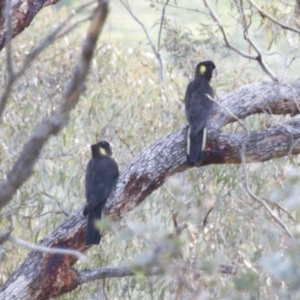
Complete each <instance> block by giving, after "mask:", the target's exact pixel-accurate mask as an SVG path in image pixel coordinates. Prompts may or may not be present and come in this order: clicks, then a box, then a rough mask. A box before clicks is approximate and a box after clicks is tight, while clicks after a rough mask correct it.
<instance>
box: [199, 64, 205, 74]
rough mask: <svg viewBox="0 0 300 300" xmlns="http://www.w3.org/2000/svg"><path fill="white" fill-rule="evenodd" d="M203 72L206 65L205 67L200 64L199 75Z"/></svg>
mask: <svg viewBox="0 0 300 300" xmlns="http://www.w3.org/2000/svg"><path fill="white" fill-rule="evenodd" d="M205 72H206V67H205V66H200V68H199V73H200V74H201V75H203V74H204V73H205Z"/></svg>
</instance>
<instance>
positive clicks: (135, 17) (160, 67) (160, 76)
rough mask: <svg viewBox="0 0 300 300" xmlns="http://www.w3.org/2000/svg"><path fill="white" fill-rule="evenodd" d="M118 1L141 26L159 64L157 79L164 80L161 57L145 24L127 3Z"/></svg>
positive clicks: (121, 0)
mask: <svg viewBox="0 0 300 300" xmlns="http://www.w3.org/2000/svg"><path fill="white" fill-rule="evenodd" d="M120 2H121V3H122V5H123V6H124V7H125V9H126V10H127V11H128V12H129V14H130V15H131V16H132V17H133V19H134V20H135V21H136V22H137V23H138V24H139V25H140V26H141V27H142V29H143V31H144V33H145V34H146V37H147V40H148V42H149V44H150V46H151V49H152V52H153V53H154V55H155V57H156V58H157V60H158V64H159V72H158V73H159V80H160V82H161V83H163V82H164V74H163V68H164V65H163V62H162V58H161V55H160V53H159V52H158V51H156V49H155V46H154V44H153V42H152V40H151V37H150V35H149V33H148V30H147V29H146V27H145V25H144V24H143V23H142V22H141V21H140V20H139V19H138V17H137V16H136V15H135V14H134V13H133V11H132V10H131V8H130V6H129V5H126V4H125V2H124V1H123V0H120Z"/></svg>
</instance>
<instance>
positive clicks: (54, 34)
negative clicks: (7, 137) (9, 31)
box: [0, 2, 93, 121]
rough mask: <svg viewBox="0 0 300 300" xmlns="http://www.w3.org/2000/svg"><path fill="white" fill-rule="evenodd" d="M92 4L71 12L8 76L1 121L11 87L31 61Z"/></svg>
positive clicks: (1, 109) (2, 97)
mask: <svg viewBox="0 0 300 300" xmlns="http://www.w3.org/2000/svg"><path fill="white" fill-rule="evenodd" d="M91 4H93V2H89V3H86V4H84V5H82V6H80V7H79V8H78V9H76V10H75V12H73V13H72V14H70V16H69V17H68V18H67V19H66V20H65V21H64V22H62V23H61V24H60V25H59V26H57V28H55V29H54V30H53V31H52V32H51V33H50V34H49V35H48V36H47V37H46V38H45V39H44V40H43V41H42V42H41V43H40V44H39V45H38V46H37V47H36V48H34V49H33V50H32V51H31V52H30V53H29V54H28V55H27V56H26V59H25V62H24V64H23V66H22V67H21V68H20V70H19V71H18V72H16V73H15V74H13V73H11V76H9V77H8V81H7V83H6V87H5V90H4V92H3V93H2V95H1V97H0V121H1V117H2V114H3V111H4V109H5V106H6V103H7V99H8V97H9V95H10V93H11V89H12V87H13V84H14V83H15V81H16V80H17V79H18V78H19V77H21V76H22V75H23V74H24V72H25V71H26V70H27V68H28V67H29V66H30V64H31V62H32V61H33V60H34V59H35V58H36V57H37V56H38V55H39V54H40V53H41V52H42V51H43V50H45V49H46V48H47V47H48V46H49V45H51V44H52V43H53V42H54V41H55V40H56V39H57V38H59V37H62V36H63V35H64V34H65V32H64V33H62V34H61V35H59V36H58V34H59V33H60V32H61V31H62V29H63V28H64V27H65V26H66V25H67V24H68V23H69V21H70V20H71V19H72V18H73V17H74V16H75V15H76V13H78V12H79V11H81V10H82V9H84V8H86V7H88V6H90V5H91ZM72 29H73V28H72V27H70V28H69V30H72ZM8 46H9V45H8ZM7 55H9V56H10V55H11V54H7ZM7 59H8V60H10V59H11V58H9V57H8V58H7Z"/></svg>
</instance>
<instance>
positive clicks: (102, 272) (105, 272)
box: [78, 266, 164, 284]
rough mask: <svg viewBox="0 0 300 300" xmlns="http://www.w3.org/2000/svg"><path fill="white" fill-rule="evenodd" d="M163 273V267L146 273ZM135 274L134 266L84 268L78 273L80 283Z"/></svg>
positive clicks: (150, 274)
mask: <svg viewBox="0 0 300 300" xmlns="http://www.w3.org/2000/svg"><path fill="white" fill-rule="evenodd" d="M163 273H164V271H163V270H162V269H158V268H155V269H153V268H151V269H149V270H145V273H144V275H146V276H153V275H161V274H163ZM134 275H135V272H134V271H132V268H130V267H128V266H123V267H110V268H109V267H108V268H98V269H92V270H84V271H81V272H80V273H79V274H78V284H82V283H85V282H90V281H94V280H99V279H104V278H118V277H127V276H134Z"/></svg>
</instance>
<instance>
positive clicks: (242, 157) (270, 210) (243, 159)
mask: <svg viewBox="0 0 300 300" xmlns="http://www.w3.org/2000/svg"><path fill="white" fill-rule="evenodd" d="M211 100H212V101H214V102H215V103H216V104H217V105H219V106H220V107H222V108H224V109H225V110H226V111H227V112H228V113H229V114H230V115H231V116H232V117H233V118H235V119H236V121H237V122H238V123H239V124H240V125H241V126H242V127H243V128H244V129H245V131H246V137H245V140H244V142H243V145H242V148H241V162H242V168H243V173H244V189H245V191H246V192H247V194H248V195H250V197H251V198H252V199H254V200H255V201H257V202H259V203H260V204H262V205H263V206H264V208H265V209H266V211H267V212H268V214H269V215H270V216H271V218H272V219H273V220H275V222H276V223H277V224H278V225H279V226H280V227H281V228H282V229H283V230H284V231H285V232H286V233H287V235H288V236H289V237H290V238H293V235H292V233H291V232H290V231H289V229H288V228H287V226H286V225H285V224H284V223H283V221H282V220H281V219H280V218H279V217H277V216H276V215H275V214H274V213H273V211H272V209H271V208H270V207H269V205H268V204H267V203H266V201H264V200H263V199H260V198H259V197H257V196H256V195H254V194H253V192H252V191H251V189H250V187H249V180H248V173H247V169H246V162H245V152H246V145H247V143H248V140H249V138H250V132H249V130H248V128H247V127H246V126H245V125H244V124H243V123H242V122H241V121H240V119H239V118H238V117H237V116H235V114H234V113H232V112H231V111H230V110H229V109H228V108H227V107H225V106H224V105H222V104H220V103H218V102H217V101H216V100H215V99H212V98H211ZM284 211H285V210H284Z"/></svg>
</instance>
